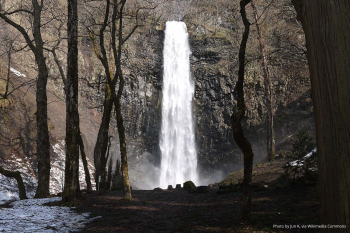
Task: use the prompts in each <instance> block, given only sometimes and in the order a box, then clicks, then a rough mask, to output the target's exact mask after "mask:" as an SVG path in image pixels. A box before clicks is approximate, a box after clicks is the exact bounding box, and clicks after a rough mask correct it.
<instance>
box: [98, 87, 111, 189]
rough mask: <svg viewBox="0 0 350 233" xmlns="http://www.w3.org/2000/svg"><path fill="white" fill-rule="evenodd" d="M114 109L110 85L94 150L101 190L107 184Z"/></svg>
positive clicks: (106, 93)
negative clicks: (107, 154) (110, 125)
mask: <svg viewBox="0 0 350 233" xmlns="http://www.w3.org/2000/svg"><path fill="white" fill-rule="evenodd" d="M112 108H113V102H112V101H111V89H110V87H109V85H108V84H107V85H106V91H105V100H104V103H103V115H102V121H101V124H100V129H99V131H98V135H97V140H96V145H95V149H94V164H95V181H96V184H98V183H99V179H98V177H99V176H101V184H99V185H98V187H99V189H101V188H102V189H103V187H104V184H105V172H104V170H105V169H106V163H107V161H106V159H105V156H106V152H107V147H108V138H109V123H110V120H111V112H112ZM100 185H101V187H100Z"/></svg>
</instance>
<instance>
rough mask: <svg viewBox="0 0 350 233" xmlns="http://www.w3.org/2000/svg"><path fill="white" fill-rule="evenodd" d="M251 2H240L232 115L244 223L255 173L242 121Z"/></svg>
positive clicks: (249, 209)
mask: <svg viewBox="0 0 350 233" xmlns="http://www.w3.org/2000/svg"><path fill="white" fill-rule="evenodd" d="M250 1H251V0H242V1H241V2H240V6H241V10H240V12H241V16H242V20H243V23H244V33H243V37H242V42H241V45H240V48H239V70H238V80H237V83H236V87H235V91H236V92H237V111H236V112H235V113H233V114H232V115H231V123H232V130H233V138H234V139H235V141H236V143H237V145H238V146H239V148H240V149H241V150H242V152H243V155H244V177H243V193H242V197H241V203H240V207H241V217H242V220H243V221H244V222H247V221H249V220H250V219H251V201H252V194H251V182H252V172H253V157H254V154H253V151H252V147H251V145H250V143H249V141H248V140H247V139H246V138H245V136H244V133H243V129H242V124H241V120H242V118H243V117H244V115H245V110H246V106H245V103H244V90H243V84H244V69H245V51H246V47H247V41H248V36H249V27H250V23H249V21H248V19H247V15H246V11H245V7H246V5H247V4H249V3H250Z"/></svg>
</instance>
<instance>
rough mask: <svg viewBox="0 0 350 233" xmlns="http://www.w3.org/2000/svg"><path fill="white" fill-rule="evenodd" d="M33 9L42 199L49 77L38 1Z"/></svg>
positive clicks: (47, 160)
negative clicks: (37, 71) (37, 72)
mask: <svg viewBox="0 0 350 233" xmlns="http://www.w3.org/2000/svg"><path fill="white" fill-rule="evenodd" d="M32 4H33V9H34V20H33V36H34V41H35V45H36V48H35V51H34V54H35V60H36V63H37V65H38V70H39V74H38V81H37V85H36V87H37V90H36V102H37V112H36V124H37V140H36V143H37V157H38V187H37V190H36V194H35V197H37V198H43V197H46V196H48V195H49V194H50V191H49V190H50V168H51V167H50V140H49V129H48V123H47V93H46V84H47V79H48V77H49V74H48V70H47V66H46V62H45V56H44V42H43V39H42V37H41V31H40V29H41V10H42V6H41V5H39V3H38V1H34V0H32Z"/></svg>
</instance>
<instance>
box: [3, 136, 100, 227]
mask: <svg viewBox="0 0 350 233" xmlns="http://www.w3.org/2000/svg"><path fill="white" fill-rule="evenodd" d="M53 151H54V152H55V155H53V156H51V171H50V193H51V194H57V193H60V192H62V189H63V184H64V167H65V141H64V140H60V141H59V142H58V143H56V144H55V145H54V146H53ZM1 165H2V166H3V167H4V168H5V169H7V170H11V171H19V172H21V175H22V178H23V182H24V184H25V187H26V192H27V197H28V198H33V197H34V195H35V190H36V186H37V180H36V177H35V173H34V170H33V168H32V167H33V165H34V163H33V162H32V161H30V159H28V158H25V159H24V160H22V159H20V158H17V157H16V155H15V154H12V156H11V157H10V159H8V160H7V161H6V162H5V163H3V164H1ZM88 167H89V171H90V176H91V183H92V187H93V189H95V188H96V184H95V182H94V179H93V175H92V174H93V173H94V172H95V170H94V166H93V165H92V163H91V162H90V161H89V160H88ZM79 180H80V188H81V189H86V182H85V172H84V167H83V164H82V161H81V159H80V161H79ZM13 200H19V196H18V187H17V182H16V180H15V179H13V178H7V177H5V176H3V175H1V174H0V205H1V204H4V203H6V202H8V201H13ZM0 232H1V231H0Z"/></svg>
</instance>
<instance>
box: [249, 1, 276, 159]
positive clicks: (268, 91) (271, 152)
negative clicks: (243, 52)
mask: <svg viewBox="0 0 350 233" xmlns="http://www.w3.org/2000/svg"><path fill="white" fill-rule="evenodd" d="M251 5H252V8H253V13H254V18H255V20H256V22H255V25H256V30H257V33H258V40H259V49H260V53H261V64H262V70H263V77H264V86H265V103H266V110H267V127H266V129H267V130H266V131H267V135H266V145H267V158H268V160H269V161H272V160H274V159H275V156H276V152H275V143H274V141H275V135H274V131H273V104H272V101H273V89H272V85H271V79H270V73H269V65H268V62H267V58H266V53H265V42H264V39H263V35H262V32H261V27H260V24H259V17H258V11H257V9H256V7H255V4H254V2H253V1H252V2H251Z"/></svg>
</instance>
